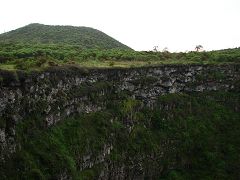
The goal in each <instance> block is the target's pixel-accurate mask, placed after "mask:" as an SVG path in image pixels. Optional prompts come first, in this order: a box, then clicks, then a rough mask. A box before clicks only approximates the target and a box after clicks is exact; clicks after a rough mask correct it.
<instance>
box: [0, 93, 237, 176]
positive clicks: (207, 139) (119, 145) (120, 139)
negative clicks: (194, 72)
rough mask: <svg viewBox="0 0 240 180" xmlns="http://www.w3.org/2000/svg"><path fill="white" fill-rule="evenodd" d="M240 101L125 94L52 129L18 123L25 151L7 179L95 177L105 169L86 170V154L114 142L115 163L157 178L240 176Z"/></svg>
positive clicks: (37, 122) (221, 96)
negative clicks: (147, 99) (145, 102)
mask: <svg viewBox="0 0 240 180" xmlns="http://www.w3.org/2000/svg"><path fill="white" fill-rule="evenodd" d="M124 97H125V98H124ZM239 102H240V96H239V94H237V93H226V92H217V93H193V94H169V95H165V96H161V97H159V99H158V101H157V105H156V106H155V107H154V108H152V109H150V108H147V107H143V106H142V102H140V101H138V100H134V99H131V98H128V97H127V96H123V97H122V100H121V101H116V100H115V101H114V100H112V101H110V104H109V106H108V109H107V110H105V111H102V112H97V113H91V114H85V115H81V116H78V115H76V116H74V117H72V118H68V119H66V120H65V121H63V122H61V123H59V124H58V125H57V126H55V127H52V128H50V129H47V130H46V129H43V128H41V127H43V126H41V122H42V121H41V117H39V116H37V115H32V116H30V117H29V118H27V119H25V121H23V122H22V123H20V124H19V125H18V129H17V138H18V141H19V142H20V144H21V149H20V150H19V151H18V152H17V153H16V154H15V155H14V157H13V158H12V159H10V160H9V161H7V165H5V166H4V167H3V166H2V167H1V168H3V169H1V171H0V176H1V177H2V178H3V179H8V177H11V178H12V179H56V178H59V177H58V176H59V174H64V173H65V174H70V175H71V176H72V177H73V179H94V177H97V176H99V174H100V172H101V169H102V168H104V166H102V164H101V163H100V164H98V165H94V166H93V167H92V168H91V169H88V168H87V169H84V170H83V171H80V167H79V164H78V163H79V162H81V161H80V160H81V158H80V157H83V156H86V155H88V154H90V155H91V157H93V156H95V157H96V156H98V155H99V154H101V153H102V150H103V146H104V145H106V144H112V145H113V150H112V151H111V153H110V154H109V155H107V157H106V159H107V161H108V162H109V163H110V162H111V163H113V164H115V166H118V165H121V164H125V165H126V166H125V167H126V168H128V167H129V170H128V172H129V173H131V168H136V169H137V170H139V171H141V168H143V169H144V170H145V171H146V172H148V173H147V174H146V177H145V178H146V179H147V178H149V177H148V175H149V174H151V175H152V178H155V179H239V177H240V174H239V166H240V157H239V152H240V146H239V144H240V131H239V127H240V121H239V119H240V114H239V107H240V105H239ZM140 107H142V108H141V109H140ZM129 122H131V123H130V124H129ZM129 127H131V131H129ZM79 158H80V159H79ZM139 164H142V166H141V167H138V166H137V165H139ZM138 168H139V169H138ZM137 170H136V171H137Z"/></svg>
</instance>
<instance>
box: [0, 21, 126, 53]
mask: <svg viewBox="0 0 240 180" xmlns="http://www.w3.org/2000/svg"><path fill="white" fill-rule="evenodd" d="M0 42H1V43H12V44H31V45H33V44H59V45H66V44H67V45H77V46H78V48H81V49H89V48H97V49H113V48H115V49H117V48H118V49H126V50H130V48H129V47H127V46H126V45H124V44H122V43H120V42H118V41H117V40H115V39H113V38H112V37H110V36H108V35H106V34H105V33H103V32H101V31H98V30H96V29H93V28H89V27H74V26H50V25H43V24H37V23H35V24H29V25H27V26H24V27H22V28H19V29H16V30H13V31H10V32H7V33H3V34H0Z"/></svg>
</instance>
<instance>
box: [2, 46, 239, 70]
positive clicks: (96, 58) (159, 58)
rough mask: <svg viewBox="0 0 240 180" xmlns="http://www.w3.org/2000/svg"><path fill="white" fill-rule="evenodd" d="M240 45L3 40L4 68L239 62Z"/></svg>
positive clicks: (25, 68) (26, 68)
mask: <svg viewBox="0 0 240 180" xmlns="http://www.w3.org/2000/svg"><path fill="white" fill-rule="evenodd" d="M239 62H240V48H236V49H226V50H219V51H210V52H188V53H183V52H181V53H170V52H167V51H166V52H152V51H141V52H138V51H133V50H119V49H112V50H99V49H82V48H81V46H77V45H66V44H65V45H59V44H58V45H57V44H55V45H46V44H45V45H43V44H36V45H33V44H32V45H30V44H24V45H23V44H12V43H2V44H1V43H0V68H2V69H22V70H28V69H39V68H44V67H48V66H59V65H64V64H75V65H76V66H85V67H136V66H153V65H158V64H186V63H187V64H193V63H195V64H216V63H217V64H221V63H239Z"/></svg>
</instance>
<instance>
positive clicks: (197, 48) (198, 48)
mask: <svg viewBox="0 0 240 180" xmlns="http://www.w3.org/2000/svg"><path fill="white" fill-rule="evenodd" d="M202 49H203V46H202V45H197V46H196V47H195V50H196V51H197V52H199V51H200V50H202Z"/></svg>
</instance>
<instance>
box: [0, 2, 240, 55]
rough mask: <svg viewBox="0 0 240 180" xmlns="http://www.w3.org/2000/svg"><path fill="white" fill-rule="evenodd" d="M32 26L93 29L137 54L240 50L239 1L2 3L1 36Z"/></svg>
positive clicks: (0, 4)
mask: <svg viewBox="0 0 240 180" xmlns="http://www.w3.org/2000/svg"><path fill="white" fill-rule="evenodd" d="M30 23H42V24H48V25H73V26H88V27H93V28H96V29H99V30H101V31H103V32H105V33H106V34H108V35H110V36H112V37H114V38H115V39H117V40H119V41H120V42H122V43H124V44H126V45H128V46H130V47H132V48H133V49H135V50H152V49H153V46H158V47H159V50H162V49H163V48H165V47H168V49H169V50H170V51H186V50H193V49H194V47H195V46H196V45H198V44H201V45H202V46H203V47H204V49H206V50H212V49H224V48H233V47H239V46H240V0H1V2H0V33H3V32H5V31H9V30H13V29H16V28H18V27H21V26H24V25H27V24H30Z"/></svg>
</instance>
